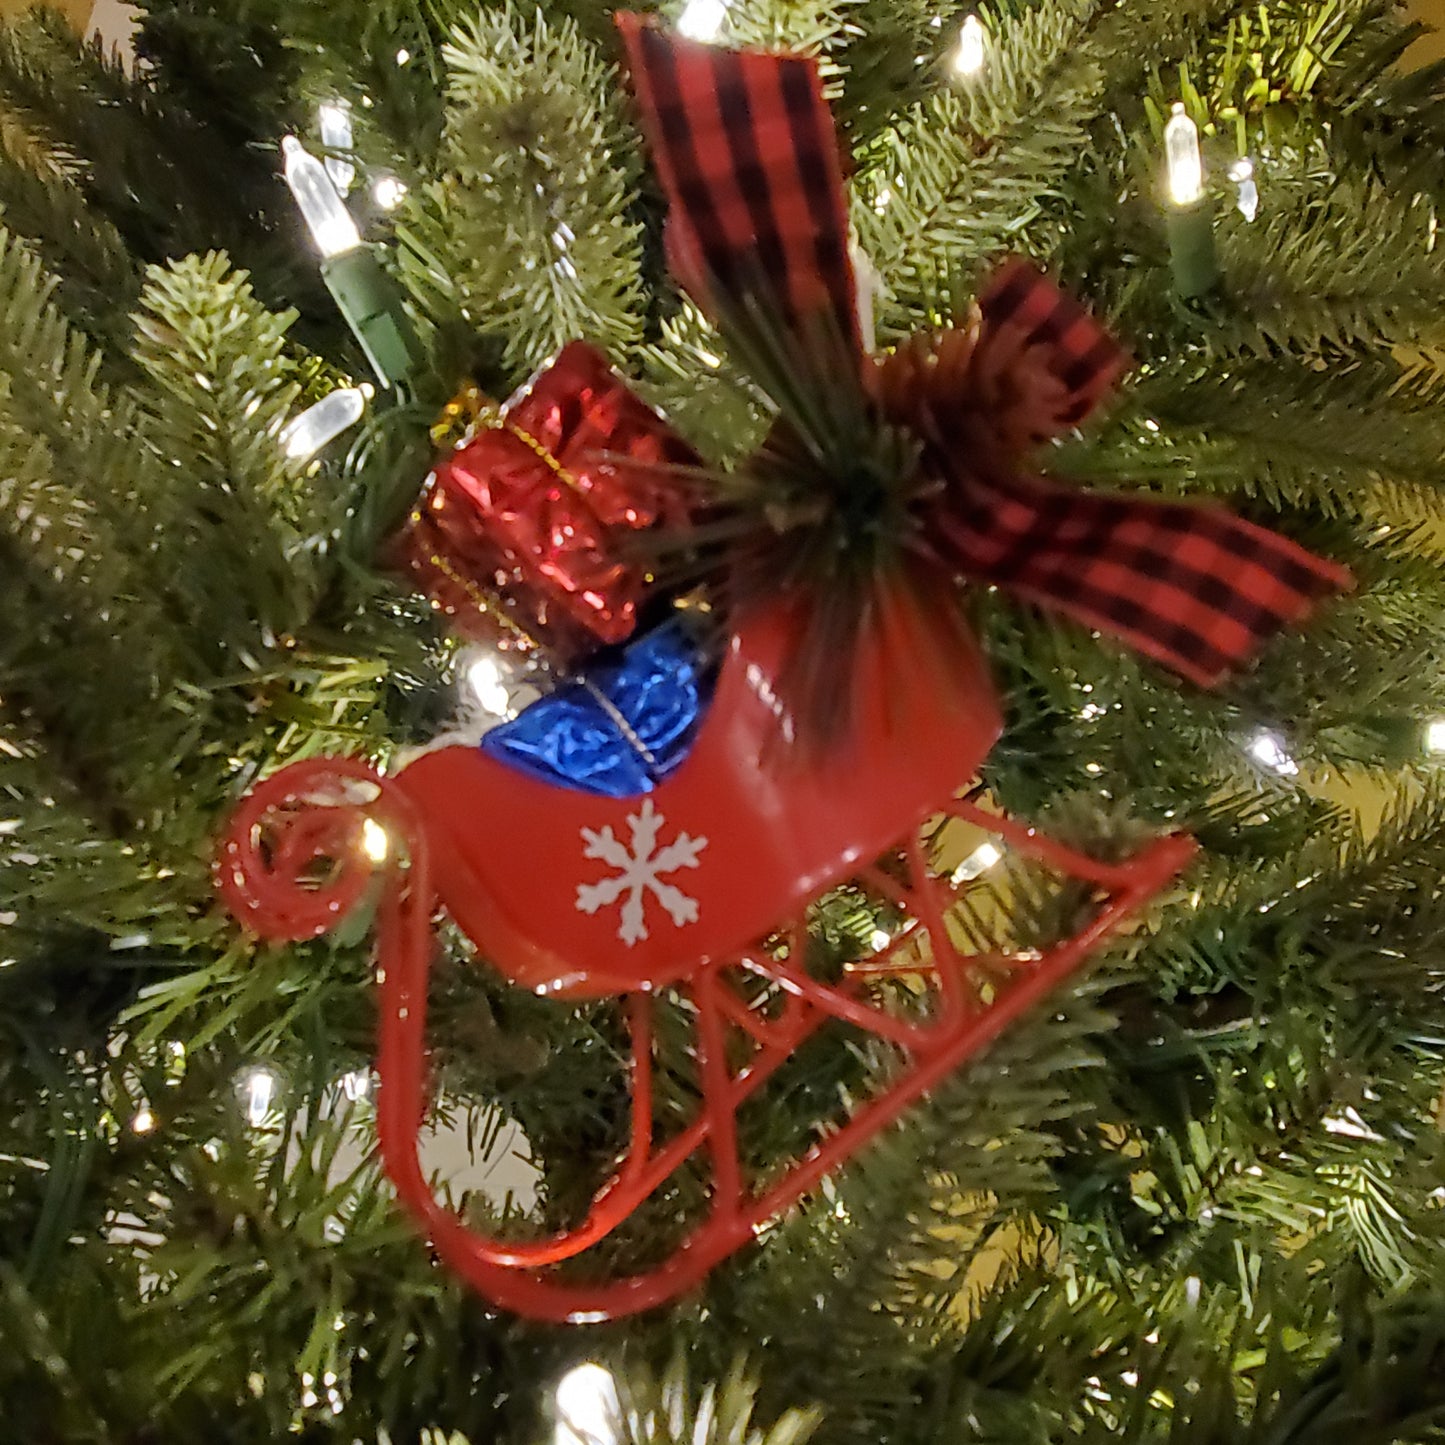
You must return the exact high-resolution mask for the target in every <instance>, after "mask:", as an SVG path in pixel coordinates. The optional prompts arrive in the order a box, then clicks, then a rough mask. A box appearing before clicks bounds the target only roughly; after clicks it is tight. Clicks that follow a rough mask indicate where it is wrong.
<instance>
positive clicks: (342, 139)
mask: <svg viewBox="0 0 1445 1445" xmlns="http://www.w3.org/2000/svg"><path fill="white" fill-rule="evenodd" d="M316 119H317V122H318V124H319V128H320V131H321V144H322V145H324V146H325V147H326V149H327V150H331V151H349V150H351V148H352V147H353V146H354V145H355V144H356V137H355V136H354V135H353V133H352V129H351V106H350V105H349V104H348V103H347V102H346V101H344V100H328V101H326V102H325V103H324V104H323V105H321V106H319V107H318V108H317V111H316ZM326 174H327V175H328V176H330V177H331V181H332V184H333V185H335V187H336V189H337V190H338V191H340V192H341V194H342V195H343V196H344V195H345V194H346V193H347V192H348V191H349V190H350V189H351V187H352V185H353V184H354V183H355V181H356V167H355V166H354V165H352V163H351V162H350V161H349V160H346V159H345V158H344V157H342V156H327V157H326Z"/></svg>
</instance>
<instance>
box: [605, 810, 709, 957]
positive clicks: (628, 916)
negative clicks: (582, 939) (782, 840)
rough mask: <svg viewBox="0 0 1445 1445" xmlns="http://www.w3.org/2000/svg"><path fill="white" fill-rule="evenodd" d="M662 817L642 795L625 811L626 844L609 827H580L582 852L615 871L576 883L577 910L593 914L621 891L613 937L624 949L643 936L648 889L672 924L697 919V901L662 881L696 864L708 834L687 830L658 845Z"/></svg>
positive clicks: (615, 900)
mask: <svg viewBox="0 0 1445 1445" xmlns="http://www.w3.org/2000/svg"><path fill="white" fill-rule="evenodd" d="M666 822H667V819H666V818H664V817H663V816H662V814H661V813H659V812H658V811H657V809H656V808H654V807H653V806H652V799H651V798H647V799H645V800H644V801H643V804H642V811H641V812H640V813H629V814H628V815H627V826H628V828H630V829H631V831H632V846H631V848H630V849H629V848H626V847H624V846H623V844H622V840H621V839H620V838H618V837H617V835H616V834H615V833H614V832H613V831H612V829H611V827H610V826H608V827H606V828H603V829H602V831H601V832H600V833H598V832H594V831H593V830H592V829H591V828H584V829H583V830H582V841H583V842H584V843H586V845H587V846H586V847H585V848H584V849H583V850H582V856H583V857H584V858H599V859H601V860H602V862H604V863H606V864H608V865H609V866H611V867H613V868H615V869H616V870H617V873H616V875H615V876H614V877H611V878H604V879H603V880H602V881H601V882H600V883H583V884H580V885H579V886H578V888H577V908H578V911H579V912H582V913H596V912H597V910H598V909H599V908H607V907H609V906H610V905H612V904H614V903H616V902H617V900H618V899H619V898H621V897H622V896H623V894H626V895H627V897H626V900H625V901H624V903H623V905H622V922H621V924H620V925H619V927H618V929H617V936H618V937H619V938H620V939H621V940H622V941H623V943H625V944H626V945H627V946H628V947H629V948H631V947H632V945H633V944H634V943H637V942H638V941H639V940H641V939H644V938H646V937H647V919H646V916H645V913H646V910H645V907H644V901H645V897H646V895H647V893H648V892H649V891H650V892H651V893H652V895H653V896H654V897H655V898H656V899H657V901H658V902H659V903H660V904H662V906H663V907H664V908H665V909H666V910H667V913H668V916H669V917H670V918H671V919H672V921H673V924H674V925H675V926H676V927H678V928H681V927H682V926H683V924H685V923H696V922H697V900H696V899H695V898H689V897H688V896H687V894H686V893H684V892H683V891H682V890H681V889H680V888H675V887H674V886H673V885H672V884H671V883H664V882H663V881H662V880H663V878H664V877H665V876H666V875H667V874H669V873H675V872H676V871H677V870H678V869H679V868H696V867H697V866H698V863H697V857H698V854H699V853H701V852H702V850H703V849H704V848H706V847H707V839H706V838H689V837H688V835H687V834H686V833H679V834H678V835H677V839H676V841H675V842H672V843H669V844H667V846H666V847H664V848H661V849H659V848H658V847H657V837H658V834H659V833H661V832H662V829H663V826H664V825H665V824H666Z"/></svg>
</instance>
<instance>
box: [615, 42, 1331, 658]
mask: <svg viewBox="0 0 1445 1445" xmlns="http://www.w3.org/2000/svg"><path fill="white" fill-rule="evenodd" d="M617 23H618V26H619V28H620V29H621V32H622V36H623V41H624V44H625V47H626V51H627V56H628V61H629V67H630V70H631V78H632V86H633V90H634V92H635V93H636V97H637V101H638V104H639V107H640V111H641V116H642V123H643V129H644V132H645V134H646V136H647V139H648V142H649V145H650V146H651V149H652V154H653V158H654V163H655V166H656V170H657V173H658V176H659V178H660V180H661V182H662V187H663V190H664V192H665V194H666V196H667V198H668V201H669V203H670V207H671V209H670V216H669V221H668V225H669V228H670V232H671V234H670V237H669V250H670V254H671V256H672V259H673V263H674V266H675V268H676V269H678V270H679V272H680V274H681V277H682V279H683V281H684V283H685V284H687V285H689V287H690V288H691V289H693V290H694V292H695V293H697V294H700V295H705V287H706V283H707V282H708V281H709V280H711V281H712V282H713V283H714V284H717V285H720V286H722V287H724V288H729V289H730V291H731V292H732V293H736V292H738V291H741V290H744V289H752V290H754V291H756V290H757V289H758V286H759V284H760V278H761V279H764V280H765V284H766V285H767V287H768V289H769V290H770V292H771V293H772V295H771V296H770V298H769V299H770V300H772V301H773V302H774V304H776V305H777V306H778V307H779V308H780V310H781V313H782V315H783V317H784V319H785V320H786V321H787V322H788V323H790V324H791V325H792V327H793V329H794V330H795V331H800V332H801V331H803V330H804V329H805V324H806V322H807V319H808V318H809V316H810V315H816V314H817V313H819V312H825V313H826V312H831V313H832V315H833V317H834V318H836V320H837V322H838V325H839V328H840V330H841V331H842V333H843V334H844V335H846V336H850V337H852V338H853V339H854V341H855V344H856V345H857V348H858V351H859V353H860V357H861V353H862V341H861V338H860V336H859V332H858V325H857V319H856V310H855V305H854V285H855V283H854V277H853V271H852V267H851V264H850V262H849V259H848V247H847V221H846V210H845V206H844V192H843V177H842V170H841V166H840V163H839V158H838V144H837V137H836V134H835V131H834V127H833V123H832V117H831V115H830V113H829V111H828V106H827V102H826V101H825V100H824V98H823V93H822V89H821V86H820V84H819V81H818V74H817V68H816V66H815V65H814V64H813V62H812V61H810V60H806V59H801V58H797V57H790V56H782V55H771V54H765V53H743V52H738V51H732V50H727V49H724V48H722V47H720V46H715V45H706V44H699V43H695V42H691V41H687V40H682V39H679V38H677V37H676V36H673V35H671V34H668V33H666V32H664V31H662V30H660V29H658V28H656V27H655V26H654V25H652V24H651V23H649V22H648V21H646V20H644V19H642V18H641V17H638V16H636V15H626V14H622V15H619V16H618V17H617ZM979 304H980V310H981V312H982V326H981V331H980V335H979V340H978V349H979V366H980V367H982V368H984V369H987V367H988V365H989V363H990V361H992V362H993V363H995V364H1000V363H1006V360H1007V357H1008V354H1009V353H1010V352H1012V353H1014V354H1017V355H1020V356H1024V355H1027V356H1028V357H1029V358H1030V359H1031V360H1032V361H1033V362H1034V363H1035V364H1036V363H1037V359H1038V358H1039V357H1040V356H1044V357H1046V358H1047V362H1048V365H1047V371H1048V373H1049V375H1050V376H1051V378H1052V379H1053V380H1054V381H1055V382H1056V383H1057V386H1056V390H1057V391H1058V393H1059V395H1060V396H1061V397H1062V400H1061V401H1060V402H1059V403H1058V405H1057V406H1056V408H1055V410H1054V411H1053V413H1052V415H1051V416H1050V417H1049V419H1048V422H1049V426H1048V430H1046V431H1045V432H1043V433H1042V434H1037V435H1035V437H1034V440H1036V441H1043V440H1045V439H1046V437H1047V436H1049V435H1057V434H1059V433H1062V432H1064V431H1067V430H1068V429H1070V428H1071V427H1074V426H1076V425H1078V423H1079V422H1081V421H1082V420H1083V419H1084V418H1085V417H1086V416H1087V415H1088V413H1089V412H1090V411H1091V410H1092V409H1093V408H1094V407H1095V406H1096V405H1097V404H1098V402H1099V401H1100V400H1101V398H1102V397H1103V396H1104V395H1105V394H1106V393H1107V392H1108V391H1109V389H1110V388H1111V387H1112V386H1113V384H1114V383H1115V382H1116V381H1117V379H1118V378H1119V376H1120V375H1121V374H1122V372H1123V371H1124V370H1125V369H1126V367H1127V366H1128V356H1127V354H1126V353H1125V352H1124V350H1123V349H1122V348H1121V347H1120V346H1119V345H1118V343H1117V342H1115V341H1114V340H1113V338H1112V337H1110V336H1109V334H1108V333H1107V332H1106V331H1105V330H1104V328H1103V327H1102V326H1100V325H1099V323H1098V322H1097V321H1096V320H1095V319H1094V318H1093V316H1092V315H1090V313H1089V312H1088V311H1087V310H1085V308H1084V307H1082V306H1080V305H1079V304H1078V303H1077V302H1076V301H1074V300H1072V299H1071V298H1070V297H1067V296H1065V295H1064V294H1063V293H1062V292H1061V291H1060V290H1059V289H1058V288H1057V287H1056V286H1054V285H1053V283H1052V282H1050V281H1049V280H1048V279H1047V278H1046V277H1044V276H1042V275H1040V274H1039V273H1038V272H1037V271H1036V270H1034V269H1033V267H1031V266H1029V265H1027V264H1026V263H1023V262H1014V263H1010V264H1008V265H1006V266H1005V267H1004V268H1003V269H1002V270H1001V271H1000V272H999V273H998V274H997V276H996V277H995V278H994V280H993V282H992V283H991V284H990V286H989V287H988V289H987V291H986V292H985V294H984V295H983V297H982V298H981V299H980V303H979ZM952 405H953V406H955V407H957V405H958V399H957V398H955V399H953V400H952ZM928 409H929V411H930V412H931V413H932V415H933V416H934V418H935V419H936V421H937V423H938V425H937V428H936V435H935V436H933V437H931V438H930V439H929V440H930V443H931V446H930V452H931V453H932V454H933V455H932V462H933V465H935V466H936V467H937V469H938V471H939V472H940V473H941V474H942V475H943V477H944V478H945V481H946V486H945V488H944V492H943V495H942V496H941V497H940V498H939V499H938V500H937V501H936V502H935V503H934V504H933V507H932V511H931V514H930V516H929V517H928V519H927V520H928V532H929V535H930V538H931V540H932V542H933V544H934V546H935V548H936V550H937V551H938V553H940V554H941V555H942V556H943V557H945V558H946V559H947V560H948V561H949V562H950V563H951V564H952V566H954V567H955V568H956V569H957V570H958V571H959V572H961V573H962V574H963V575H964V576H966V577H969V578H971V579H973V580H976V581H981V582H988V583H994V584H997V585H1000V586H1003V587H1006V588H1008V589H1010V590H1011V591H1014V592H1016V593H1018V594H1019V595H1021V596H1023V597H1026V598H1029V599H1030V600H1032V601H1035V602H1038V603H1041V604H1043V605H1045V606H1048V607H1051V608H1056V609H1059V610H1061V611H1063V612H1066V613H1068V614H1070V615H1071V616H1073V617H1074V618H1076V619H1078V620H1079V621H1081V622H1083V623H1085V624H1086V625H1087V626H1090V627H1093V628H1097V629H1099V630H1100V631H1107V632H1110V633H1113V634H1115V635H1116V636H1119V637H1121V638H1123V639H1124V640H1125V641H1127V642H1129V643H1130V644H1131V645H1132V646H1134V647H1135V648H1137V649H1138V650H1139V651H1140V652H1142V653H1144V654H1146V655H1147V656H1149V657H1152V658H1154V659H1155V660H1157V661H1159V662H1161V663H1164V664H1165V665H1166V666H1168V667H1171V668H1173V669H1174V670H1175V671H1176V672H1179V673H1180V674H1182V675H1183V676H1185V677H1187V678H1189V679H1191V680H1192V681H1194V682H1197V683H1200V684H1202V685H1204V686H1210V685H1212V684H1215V683H1217V682H1219V681H1220V680H1221V679H1222V678H1223V677H1224V676H1225V675H1226V674H1227V673H1228V672H1229V671H1230V670H1231V669H1233V668H1236V667H1238V666H1239V665H1240V664H1241V663H1243V662H1245V661H1246V660H1247V659H1248V658H1249V657H1251V656H1252V655H1253V653H1254V652H1256V651H1257V650H1258V648H1259V646H1260V645H1261V643H1262V642H1263V641H1264V640H1265V639H1266V638H1268V637H1269V636H1270V635H1271V634H1272V633H1274V632H1275V631H1277V630H1278V629H1279V628H1280V627H1282V626H1285V625H1286V624H1288V623H1291V622H1295V621H1298V620H1299V619H1301V618H1302V617H1304V616H1305V615H1306V614H1307V613H1308V612H1309V610H1310V608H1311V606H1312V605H1313V604H1314V603H1315V602H1316V601H1317V600H1318V599H1320V598H1321V597H1324V596H1327V595H1329V594H1330V593H1333V592H1337V591H1342V590H1344V589H1346V588H1348V587H1349V585H1350V576H1349V573H1348V572H1347V571H1346V570H1345V569H1344V568H1342V567H1339V566H1337V565H1335V564H1334V563H1331V562H1328V561H1325V560H1323V559H1321V558H1319V557H1316V556H1314V555H1313V554H1312V553H1310V552H1307V551H1306V550H1305V549H1304V548H1303V547H1300V546H1298V545H1297V544H1296V543H1294V542H1291V541H1289V540H1288V539H1287V538H1285V537H1281V536H1279V535H1278V534H1276V533H1274V532H1271V531H1269V530H1267V529H1266V528H1263V527H1258V526H1255V525H1254V524H1253V523H1251V522H1246V521H1243V520H1242V519H1240V518H1238V517H1235V516H1234V515H1233V514H1232V513H1230V512H1227V511H1224V510H1223V509H1221V508H1218V507H1207V506H1191V505H1186V504H1180V503H1167V502H1154V501H1149V500H1145V499H1142V498H1135V497H1127V496H1105V495H1095V494H1090V493H1087V492H1082V491H1080V490H1078V489H1077V488H1074V487H1070V486H1067V485H1061V484H1059V483H1057V482H1053V481H1049V480H1046V479H1045V478H1043V477H1039V476H1037V475H1033V474H1030V473H1029V472H1028V471H1027V469H1026V464H1025V461H1024V458H1022V457H1009V458H1006V459H1003V460H1002V461H1001V462H999V461H995V462H993V463H992V464H990V463H987V462H984V461H982V456H986V455H987V454H988V452H989V451H990V450H991V449H990V448H980V449H973V448H966V447H957V448H950V447H949V446H948V445H947V444H946V438H947V435H948V431H949V426H948V412H949V409H950V398H949V397H947V396H940V397H936V398H930V405H929V408H928Z"/></svg>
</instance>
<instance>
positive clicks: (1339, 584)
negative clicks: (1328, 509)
mask: <svg viewBox="0 0 1445 1445" xmlns="http://www.w3.org/2000/svg"><path fill="white" fill-rule="evenodd" d="M955 481H957V482H961V485H960V486H959V487H957V488H956V489H955V488H951V489H950V491H951V495H950V496H949V497H948V498H947V499H945V500H944V501H943V502H942V503H941V504H940V506H939V508H938V511H937V513H936V515H935V516H934V518H933V519H932V521H933V528H932V531H933V537H934V540H935V545H936V547H937V549H938V552H939V554H940V555H941V556H942V557H943V558H944V559H945V560H946V561H947V562H948V563H950V564H951V565H952V566H954V567H955V568H956V569H957V570H958V571H959V572H961V573H962V574H963V575H964V576H966V577H968V578H969V579H971V580H973V581H976V582H983V583H993V584H995V585H997V586H1000V587H1004V588H1007V589H1008V590H1009V591H1011V592H1014V593H1016V594H1017V595H1019V596H1020V597H1024V598H1026V599H1028V600H1029V601H1032V602H1036V603H1039V604H1041V605H1043V606H1044V607H1047V608H1050V609H1052V610H1055V611H1058V612H1063V613H1065V614H1067V615H1068V616H1070V617H1073V618H1074V619H1075V620H1076V621H1079V622H1082V623H1083V624H1084V625H1085V626H1087V627H1090V628H1094V629H1096V630H1098V631H1100V632H1108V633H1111V634H1113V635H1114V636H1115V637H1118V638H1121V639H1122V640H1123V641H1125V642H1127V643H1128V644H1129V645H1130V646H1131V647H1133V648H1135V649H1136V650H1137V651H1139V652H1142V653H1143V654H1144V655H1145V656H1147V657H1151V658H1153V659H1154V660H1155V661H1156V662H1160V663H1163V664H1164V665H1165V666H1166V667H1169V668H1172V669H1173V670H1174V671H1175V672H1177V673H1179V674H1181V675H1182V676H1183V677H1186V678H1188V679H1189V680H1190V681H1191V682H1195V683H1198V684H1199V685H1200V686H1202V687H1213V686H1215V685H1217V684H1218V683H1219V682H1221V681H1222V680H1223V679H1224V678H1225V677H1226V676H1227V675H1228V674H1229V673H1230V672H1232V671H1233V670H1234V669H1236V668H1238V667H1240V666H1242V665H1243V664H1244V663H1246V662H1248V661H1249V659H1250V658H1251V657H1252V656H1253V655H1254V654H1255V652H1257V651H1258V650H1259V648H1260V647H1261V646H1262V645H1263V644H1264V643H1265V642H1266V641H1267V640H1268V639H1269V638H1270V637H1271V636H1272V635H1273V634H1274V633H1275V632H1277V631H1279V630H1280V629H1281V628H1283V627H1285V626H1288V625H1289V624H1290V623H1294V622H1298V621H1300V620H1301V619H1303V618H1304V617H1305V616H1306V615H1307V614H1308V613H1309V612H1310V610H1311V609H1312V608H1313V606H1314V605H1315V603H1316V602H1318V601H1319V600H1320V599H1322V598H1324V597H1326V596H1329V595H1331V594H1333V593H1337V592H1344V591H1347V590H1348V589H1349V588H1350V587H1351V585H1352V579H1351V577H1350V574H1349V572H1348V571H1347V570H1346V569H1345V568H1343V567H1341V566H1339V565H1337V564H1336V563H1333V562H1328V561H1326V560H1324V559H1323V558H1320V557H1316V556H1315V555H1314V554H1313V553H1311V552H1308V551H1306V550H1305V549H1304V548H1303V547H1301V546H1299V545H1298V544H1297V543H1295V542H1292V541H1290V540H1289V539H1288V538H1287V537H1281V536H1280V535H1279V534H1278V533H1276V532H1271V531H1269V530H1268V529H1267V528H1265V527H1259V526H1256V525H1255V524H1254V523H1253V522H1247V521H1244V520H1243V519H1242V518H1240V517H1236V516H1234V515H1233V513H1231V512H1227V511H1224V510H1223V509H1221V508H1218V507H1208V506H1191V505H1188V504H1185V503H1178V502H1153V501H1146V500H1142V499H1136V498H1132V497H1111V496H1097V495H1094V494H1091V493H1087V492H1080V491H1077V490H1075V489H1073V488H1071V487H1068V486H1063V485H1060V484H1058V483H1056V482H1052V481H1048V480H1046V479H1044V478H1042V477H1022V476H1021V477H1010V478H1008V479H1006V480H1005V481H1002V482H997V483H990V484H985V483H980V482H979V481H978V480H977V479H976V478H971V477H970V478H966V479H964V478H956V479H955Z"/></svg>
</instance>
